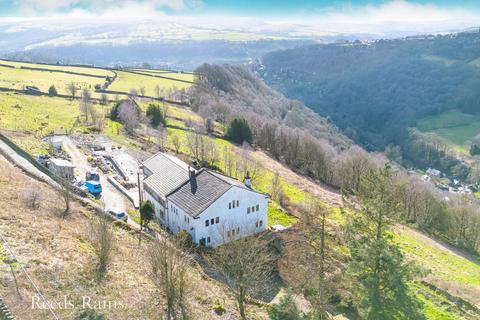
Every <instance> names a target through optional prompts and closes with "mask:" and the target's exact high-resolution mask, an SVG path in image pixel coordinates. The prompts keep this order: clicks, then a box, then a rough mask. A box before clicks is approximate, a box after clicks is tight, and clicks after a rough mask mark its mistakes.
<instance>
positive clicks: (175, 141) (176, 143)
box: [172, 134, 181, 154]
mask: <svg viewBox="0 0 480 320" xmlns="http://www.w3.org/2000/svg"><path fill="white" fill-rule="evenodd" d="M172 144H173V147H174V148H175V153H177V154H178V153H179V152H180V146H181V143H180V138H179V137H178V135H177V134H176V135H174V136H173V137H172Z"/></svg>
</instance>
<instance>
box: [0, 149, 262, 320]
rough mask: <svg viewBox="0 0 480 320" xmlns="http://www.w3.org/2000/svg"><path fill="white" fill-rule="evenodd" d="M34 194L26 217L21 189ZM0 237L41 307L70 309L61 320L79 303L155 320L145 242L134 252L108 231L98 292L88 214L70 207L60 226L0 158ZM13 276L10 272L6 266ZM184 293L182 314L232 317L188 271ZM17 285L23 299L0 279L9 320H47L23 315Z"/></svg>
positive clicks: (155, 297) (38, 314)
mask: <svg viewBox="0 0 480 320" xmlns="http://www.w3.org/2000/svg"><path fill="white" fill-rule="evenodd" d="M30 187H33V188H36V189H37V190H40V191H41V192H42V195H43V198H42V202H41V206H40V208H39V209H38V210H36V211H33V210H32V209H30V208H28V207H26V206H25V205H24V204H23V201H22V200H23V194H24V192H25V190H26V189H27V188H30ZM0 189H1V194H2V196H1V197H0V206H1V207H2V208H3V209H2V211H1V212H0V220H1V221H8V222H6V223H1V224H0V233H1V234H2V235H3V236H4V237H5V238H6V239H7V241H8V242H9V245H10V246H11V247H12V248H13V250H14V251H15V252H16V254H17V259H18V261H20V262H21V263H22V264H24V265H26V266H27V270H28V273H29V274H30V276H31V277H32V278H33V279H34V281H35V283H36V284H37V285H38V287H40V288H41V290H42V293H43V294H44V295H45V296H46V298H47V299H48V300H49V301H60V302H61V301H63V299H64V296H65V295H66V296H67V297H68V299H69V300H71V301H72V302H73V303H75V304H76V305H77V307H76V308H75V309H73V310H72V309H70V310H57V313H58V315H59V317H60V318H61V319H72V318H73V316H74V315H76V314H78V312H79V311H80V310H79V309H80V308H81V307H80V306H81V304H82V297H83V296H89V297H91V299H92V301H96V302H97V303H98V302H101V301H103V300H107V301H117V302H121V303H122V304H123V305H124V306H125V307H124V308H117V309H115V310H113V309H112V310H108V309H106V310H100V311H99V312H100V313H102V314H104V315H105V316H106V319H115V320H117V319H118V320H122V319H140V318H142V319H160V318H161V314H160V310H159V309H160V308H159V307H158V303H162V302H163V299H162V297H161V295H160V294H159V293H158V292H157V291H156V289H155V287H154V286H153V285H152V283H151V281H150V279H149V276H148V272H149V270H148V263H147V261H146V254H145V248H146V247H145V242H144V245H142V246H141V247H139V246H138V240H137V238H136V235H132V234H130V233H129V232H127V231H125V230H123V229H121V228H119V227H115V228H114V238H115V239H114V240H115V244H116V245H115V247H114V250H113V258H112V263H111V266H110V268H109V272H108V275H107V277H106V279H105V281H104V282H102V283H101V284H98V283H96V282H95V281H93V279H92V275H93V270H94V255H93V251H92V250H93V248H92V246H91V243H90V240H89V239H90V238H89V221H91V219H92V217H93V215H94V214H93V213H91V212H90V211H89V210H88V209H86V208H83V207H81V206H80V205H79V204H77V203H74V204H73V206H72V207H73V212H72V213H71V214H70V215H69V216H68V217H67V218H66V219H62V218H60V217H59V214H60V213H61V212H62V210H63V203H62V200H61V198H60V196H59V195H58V193H56V192H55V191H53V190H52V189H51V188H49V187H48V186H47V185H45V184H43V183H39V182H37V181H34V180H32V179H30V178H27V177H26V176H24V175H23V174H21V173H20V171H19V170H18V169H16V168H14V167H13V166H12V165H10V164H8V163H7V162H6V161H5V160H4V159H3V158H0ZM5 258H11V257H10V256H9V255H8V254H6V252H5V251H2V250H0V268H1V270H2V271H7V268H6V265H5V264H4V262H3V260H4V259H5ZM14 268H15V269H16V270H17V271H19V270H18V265H14ZM188 276H189V277H190V279H189V280H188V283H190V284H195V285H194V286H193V285H192V286H190V287H189V289H188V291H187V297H188V309H189V310H190V312H191V314H193V315H194V316H195V319H217V318H218V319H220V317H217V316H215V315H214V314H213V313H212V311H211V309H212V308H213V306H215V305H221V306H222V307H224V308H225V309H226V310H227V314H229V316H233V315H232V314H235V313H236V312H235V304H234V302H233V300H232V297H231V295H230V294H229V293H228V292H227V291H226V290H225V289H224V288H223V287H221V286H219V285H218V283H217V282H215V281H212V280H209V278H203V277H202V276H201V274H200V273H199V271H198V270H197V269H195V268H193V267H192V268H191V269H190V270H189V273H188ZM17 281H18V283H19V287H20V292H21V294H22V297H23V299H22V300H19V299H18V298H17V296H16V292H15V286H14V282H13V279H12V277H11V276H10V273H9V272H4V273H2V286H0V296H2V298H3V299H4V300H5V302H6V303H7V305H8V306H9V308H10V309H11V310H12V312H13V314H14V315H15V316H16V319H47V318H49V315H48V314H47V313H46V312H44V311H42V310H38V309H32V308H31V297H32V295H33V294H34V290H33V288H32V285H31V284H30V283H29V282H28V281H27V279H26V276H25V275H24V274H22V273H21V272H17ZM249 313H250V317H251V318H258V319H265V318H266V315H265V311H264V310H262V309H259V308H257V307H255V306H251V307H250V308H249Z"/></svg>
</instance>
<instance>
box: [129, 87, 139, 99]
mask: <svg viewBox="0 0 480 320" xmlns="http://www.w3.org/2000/svg"><path fill="white" fill-rule="evenodd" d="M128 96H129V97H130V98H132V99H136V98H137V97H138V91H137V89H130V91H129V92H128Z"/></svg>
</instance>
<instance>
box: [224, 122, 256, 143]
mask: <svg viewBox="0 0 480 320" xmlns="http://www.w3.org/2000/svg"><path fill="white" fill-rule="evenodd" d="M226 137H227V138H228V139H230V140H231V141H233V142H236V143H243V142H244V141H246V142H248V143H250V142H252V130H251V129H250V126H249V125H248V122H247V120H245V119H244V118H240V117H234V118H233V119H232V120H231V121H230V123H229V124H228V128H227V134H226Z"/></svg>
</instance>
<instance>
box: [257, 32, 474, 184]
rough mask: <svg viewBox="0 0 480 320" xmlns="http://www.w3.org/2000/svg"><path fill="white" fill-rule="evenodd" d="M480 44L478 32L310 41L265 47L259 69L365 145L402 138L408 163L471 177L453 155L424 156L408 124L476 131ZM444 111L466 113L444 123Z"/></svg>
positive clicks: (444, 132) (453, 138)
mask: <svg viewBox="0 0 480 320" xmlns="http://www.w3.org/2000/svg"><path fill="white" fill-rule="evenodd" d="M479 46H480V36H479V34H478V33H463V34H453V35H445V36H426V37H411V38H406V39H398V40H378V41H374V42H370V43H360V42H358V43H357V42H350V43H342V44H331V45H315V46H306V47H302V48H296V49H289V50H284V51H277V52H273V53H269V54H267V55H266V56H264V58H263V60H262V65H261V66H259V67H258V68H257V71H258V73H259V74H260V75H261V76H262V77H263V78H264V79H265V81H266V82H267V83H268V84H269V85H271V86H273V87H274V88H276V89H278V90H280V91H281V92H282V93H284V94H285V95H286V96H287V97H289V98H293V99H300V100H302V101H304V102H305V104H306V105H307V106H309V107H311V108H312V109H313V110H315V111H316V112H317V113H319V114H320V115H322V116H324V117H330V118H331V119H332V121H333V123H335V124H336V125H337V126H339V128H340V129H341V130H342V132H344V133H345V134H346V135H348V136H349V137H350V138H352V139H353V140H354V141H356V142H357V143H359V144H361V145H363V146H365V147H366V148H367V149H369V150H383V149H384V148H385V147H387V146H388V145H399V146H400V147H401V148H402V150H403V153H402V155H403V158H404V160H406V164H413V165H417V166H419V167H422V168H424V167H428V166H442V167H441V168H440V169H441V170H445V171H447V172H450V173H452V174H457V175H459V176H463V177H465V171H462V170H463V169H462V170H458V168H457V169H454V167H458V166H459V165H461V164H459V163H458V162H455V161H453V160H452V159H449V160H445V161H439V162H438V163H430V164H428V163H425V162H424V161H422V159H420V157H419V156H418V155H416V154H415V152H412V151H411V150H410V149H411V148H412V145H411V143H410V142H411V141H410V140H411V139H409V137H408V134H407V130H406V129H407V128H409V127H418V128H419V129H421V130H425V131H428V132H430V131H433V132H436V133H438V134H439V135H440V136H441V137H444V138H446V139H447V140H448V141H449V142H450V143H451V144H452V145H453V144H456V145H460V146H463V145H464V144H465V143H466V142H467V141H468V140H471V139H472V138H473V137H474V136H475V135H476V134H477V133H478V130H477V129H476V128H477V126H478V115H479V113H478V110H479V109H478V98H479V97H478V90H476V88H477V87H478V79H479V75H480V69H479V68H478V65H477V63H476V61H477V59H478V58H479V57H478V55H479V49H480V48H479ZM446 112H457V113H461V114H465V117H463V118H462V119H463V121H462V122H458V123H447V122H445V123H443V124H441V125H440V126H438V124H439V122H438V121H437V122H434V121H435V120H434V119H435V117H441V115H442V114H443V113H446ZM428 123H432V124H433V125H429V124H428Z"/></svg>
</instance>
